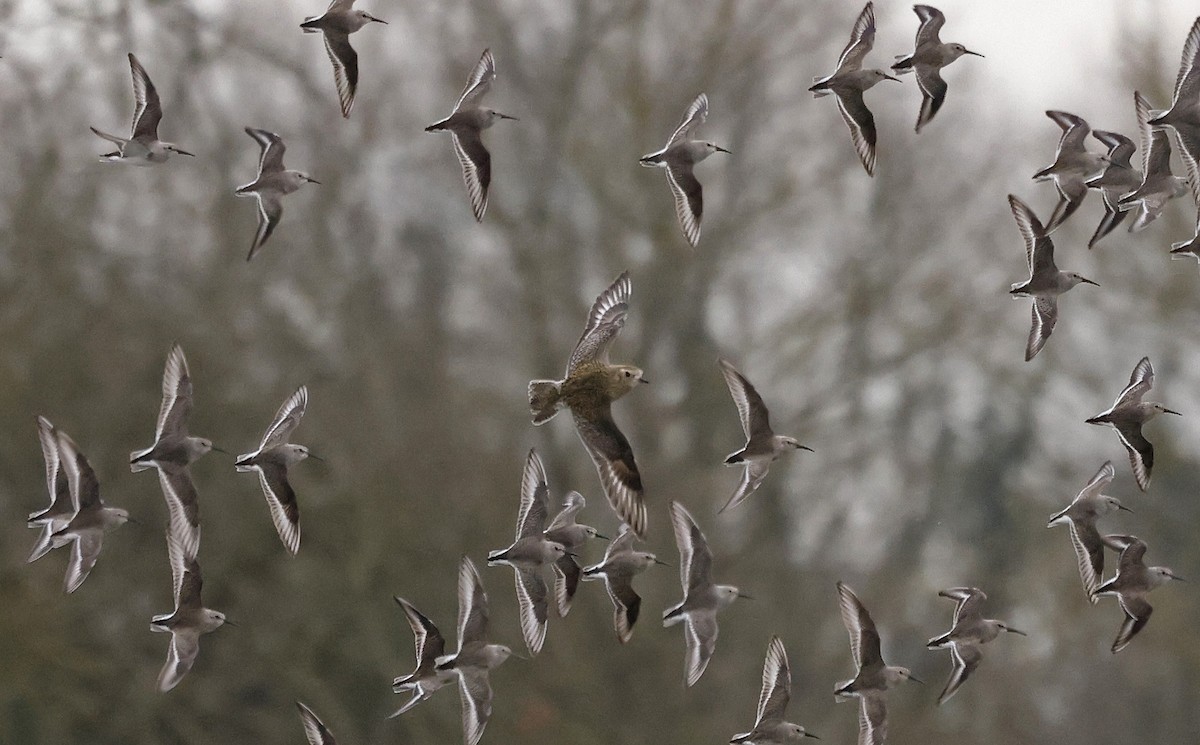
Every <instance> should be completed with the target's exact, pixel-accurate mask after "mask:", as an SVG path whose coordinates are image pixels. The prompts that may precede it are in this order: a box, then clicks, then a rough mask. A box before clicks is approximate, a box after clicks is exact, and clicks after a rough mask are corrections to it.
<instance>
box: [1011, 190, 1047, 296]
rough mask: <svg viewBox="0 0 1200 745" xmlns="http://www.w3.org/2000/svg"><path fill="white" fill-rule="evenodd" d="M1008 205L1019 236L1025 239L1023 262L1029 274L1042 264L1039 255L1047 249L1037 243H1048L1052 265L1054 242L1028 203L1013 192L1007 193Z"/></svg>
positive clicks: (1042, 259)
mask: <svg viewBox="0 0 1200 745" xmlns="http://www.w3.org/2000/svg"><path fill="white" fill-rule="evenodd" d="M1008 207H1009V209H1010V210H1012V215H1013V218H1014V219H1015V220H1016V221H1017V229H1018V230H1020V231H1021V237H1022V238H1024V239H1025V262H1026V263H1027V264H1028V265H1029V273H1030V276H1032V275H1033V273H1034V270H1035V267H1036V266H1038V265H1043V266H1044V263H1042V262H1044V261H1045V259H1044V258H1042V256H1041V255H1042V254H1044V253H1045V251H1046V250H1047V249H1046V248H1045V247H1044V246H1039V244H1042V243H1046V244H1049V249H1048V250H1049V252H1050V266H1054V244H1053V243H1051V242H1050V239H1049V238H1048V237H1047V236H1046V228H1045V227H1043V226H1042V223H1041V221H1040V220H1038V219H1037V215H1035V214H1033V210H1031V209H1029V205H1027V204H1025V203H1024V202H1022V201H1021V199H1020V198H1019V197H1017V196H1016V195H1014V194H1009V195H1008Z"/></svg>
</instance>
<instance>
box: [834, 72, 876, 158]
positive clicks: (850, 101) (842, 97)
mask: <svg viewBox="0 0 1200 745" xmlns="http://www.w3.org/2000/svg"><path fill="white" fill-rule="evenodd" d="M834 93H835V94H836V95H835V96H834V97H835V98H836V99H837V104H838V111H839V112H841V114H842V119H843V120H845V122H846V126H847V127H849V128H850V141H851V142H853V143H854V151H855V152H856V153H858V159H859V160H860V161H862V164H863V168H865V169H866V170H867V175H868V176H874V175H875V117H874V115H872V114H871V110H870V109H868V108H867V104H866V103H865V102H864V101H863V92H862V91H860V90H846V89H839V90H836V91H834Z"/></svg>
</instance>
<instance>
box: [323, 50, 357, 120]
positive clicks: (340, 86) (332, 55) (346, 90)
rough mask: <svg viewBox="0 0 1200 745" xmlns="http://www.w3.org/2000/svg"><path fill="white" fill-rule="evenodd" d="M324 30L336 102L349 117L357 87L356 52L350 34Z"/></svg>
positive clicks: (345, 116)
mask: <svg viewBox="0 0 1200 745" xmlns="http://www.w3.org/2000/svg"><path fill="white" fill-rule="evenodd" d="M324 31H325V53H326V54H328V55H329V61H330V62H331V63H333V80H334V82H335V83H336V84H337V91H338V102H339V103H340V104H341V106H342V116H343V117H344V118H349V117H350V109H352V108H354V93H355V91H356V90H357V89H358V52H355V51H354V47H352V46H350V35H349V34H345V33H342V32H340V31H331V30H329V29H324Z"/></svg>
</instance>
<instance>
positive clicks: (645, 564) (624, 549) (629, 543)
mask: <svg viewBox="0 0 1200 745" xmlns="http://www.w3.org/2000/svg"><path fill="white" fill-rule="evenodd" d="M636 540H637V534H636V533H634V532H633V529H632V528H630V527H629V526H628V525H622V526H621V533H620V534H619V535H618V536H617V537H616V538H614V539H613V541H612V543H610V544H608V550H607V551H605V552H604V560H603V561H601V562H600V563H599V564H593V565H592V566H590V567H586V568H584V570H583V579H585V580H590V579H600V578H603V579H604V584H605V587H606V588H607V589H608V597H609V599H611V600H612V604H613V627H614V628H615V629H616V631H617V639H618V640H619V641H620V642H621V643H622V644H625V643H626V642H628V641H629V639H630V637H632V636H633V625H634V624H635V623H637V620H638V615H639V612H640V610H641V607H642V598H641V596H640V595H638V594H637V592H635V591H634V589H633V578H634V577H636V576H637V575H639V574H641V573H642V572H644V571H646V570H647V569H649V568H650V567H651V566H652V565H654V564H662V565H663V566H668V564H667V563H666V562H663V561H659V560H658V557H657V556H655V555H654V554H652V553H650V552H649V551H636V550H634V548H633V543H634V541H636Z"/></svg>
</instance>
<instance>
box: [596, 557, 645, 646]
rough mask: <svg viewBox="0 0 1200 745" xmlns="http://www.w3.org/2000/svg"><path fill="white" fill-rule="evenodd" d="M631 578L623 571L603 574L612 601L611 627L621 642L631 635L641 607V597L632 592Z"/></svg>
mask: <svg viewBox="0 0 1200 745" xmlns="http://www.w3.org/2000/svg"><path fill="white" fill-rule="evenodd" d="M632 580H633V577H632V576H630V575H628V574H624V573H622V574H616V575H607V574H606V575H605V576H604V586H605V588H606V589H607V590H608V597H609V598H610V599H611V600H612V603H613V627H614V628H615V629H616V631H617V639H619V640H620V641H621V643H622V644H625V643H626V642H628V641H629V639H630V637H632V636H633V625H634V624H635V623H637V619H638V613H639V611H640V610H641V607H642V598H641V596H640V595H638V594H637V593H636V592H634V590H633V582H632Z"/></svg>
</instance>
